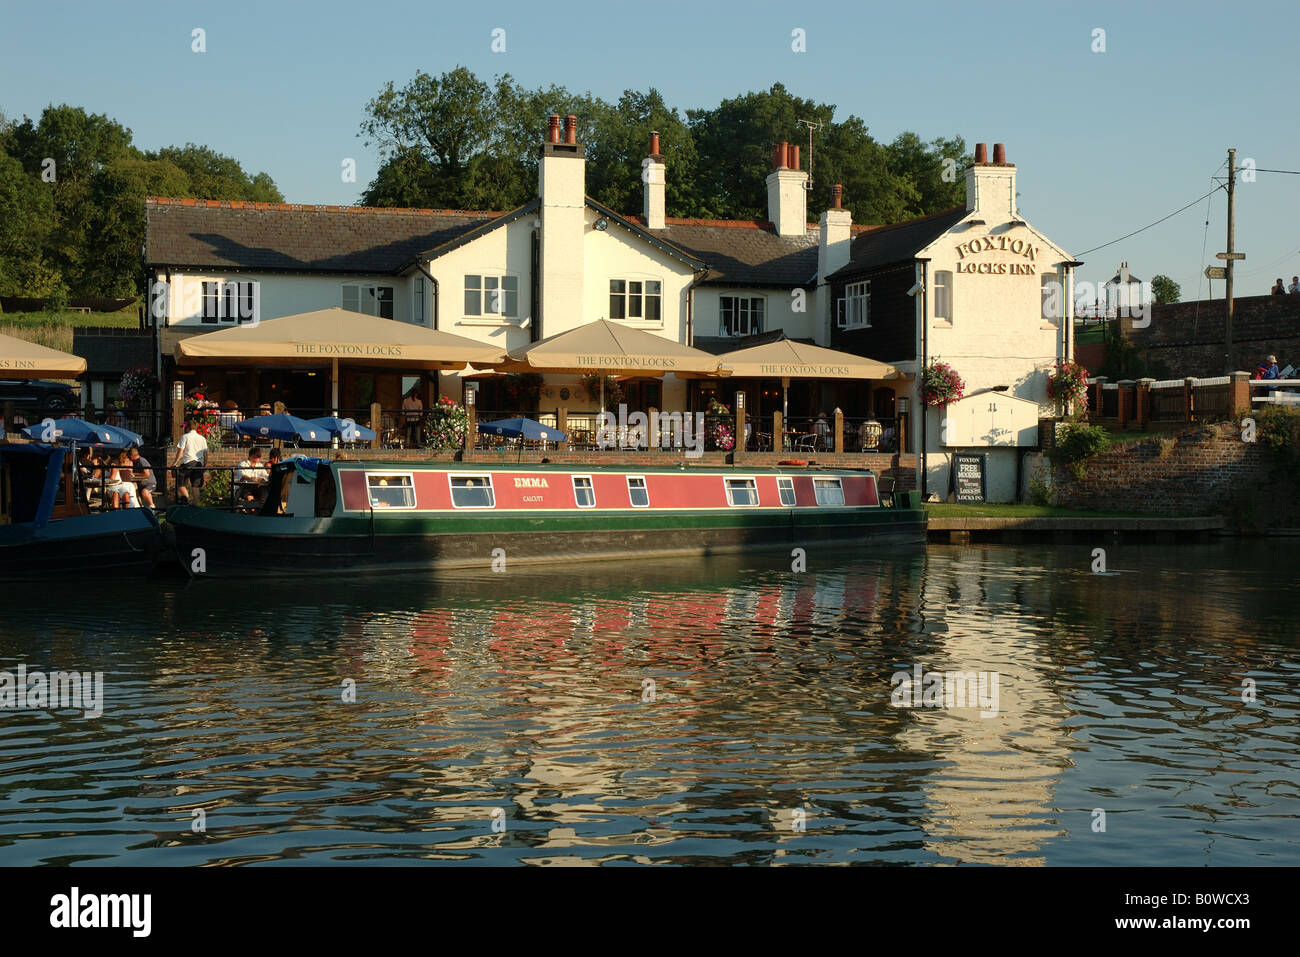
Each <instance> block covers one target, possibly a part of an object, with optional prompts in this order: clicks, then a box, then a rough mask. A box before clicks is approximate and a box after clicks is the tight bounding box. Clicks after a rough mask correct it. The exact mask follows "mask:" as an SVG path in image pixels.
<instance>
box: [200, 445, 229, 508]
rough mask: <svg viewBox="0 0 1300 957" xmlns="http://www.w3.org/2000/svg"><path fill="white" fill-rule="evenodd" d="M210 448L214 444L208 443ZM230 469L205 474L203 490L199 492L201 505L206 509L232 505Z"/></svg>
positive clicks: (215, 470) (214, 470)
mask: <svg viewBox="0 0 1300 957" xmlns="http://www.w3.org/2000/svg"><path fill="white" fill-rule="evenodd" d="M208 448H209V449H211V448H212V444H211V443H208ZM230 480H231V471H230V469H213V470H212V471H210V472H207V473H205V474H204V477H203V488H202V489H201V490H200V491H199V504H200V505H202V506H203V507H204V508H211V507H213V506H218V507H219V506H222V505H229V504H230Z"/></svg>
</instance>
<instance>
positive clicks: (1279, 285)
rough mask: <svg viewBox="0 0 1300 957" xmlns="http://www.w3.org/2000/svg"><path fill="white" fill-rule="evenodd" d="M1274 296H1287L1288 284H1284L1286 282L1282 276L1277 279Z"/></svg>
mask: <svg viewBox="0 0 1300 957" xmlns="http://www.w3.org/2000/svg"><path fill="white" fill-rule="evenodd" d="M1273 295H1275V296H1285V295H1286V283H1284V282H1283V281H1282V277H1281V276H1278V277H1277V282H1276V283H1274V284H1273Z"/></svg>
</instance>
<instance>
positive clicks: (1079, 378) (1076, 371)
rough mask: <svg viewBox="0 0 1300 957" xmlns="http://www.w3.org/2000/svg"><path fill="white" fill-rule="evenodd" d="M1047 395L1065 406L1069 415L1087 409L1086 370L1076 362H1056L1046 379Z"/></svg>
mask: <svg viewBox="0 0 1300 957" xmlns="http://www.w3.org/2000/svg"><path fill="white" fill-rule="evenodd" d="M1047 394H1048V395H1049V396H1051V397H1052V398H1053V399H1056V400H1057V401H1058V402H1061V403H1063V404H1064V406H1065V412H1066V414H1067V415H1069V414H1070V413H1071V412H1073V411H1074V410H1076V409H1079V408H1085V409H1086V408H1087V407H1088V370H1087V369H1085V368H1084V367H1083V366H1081V365H1079V363H1077V362H1058V363H1057V364H1056V367H1055V369H1053V371H1052V373H1051V374H1050V375H1049V376H1048V377H1047Z"/></svg>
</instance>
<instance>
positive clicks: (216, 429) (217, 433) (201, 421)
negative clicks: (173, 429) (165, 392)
mask: <svg viewBox="0 0 1300 957" xmlns="http://www.w3.org/2000/svg"><path fill="white" fill-rule="evenodd" d="M185 418H186V420H187V421H189V422H193V423H194V431H195V432H197V433H199V435H201V436H203V437H204V438H205V439H207V440H208V443H209V444H211V443H212V442H213V441H216V440H218V439H220V438H221V426H220V425H219V424H218V422H217V404H216V403H215V402H213V401H212V400H211V399H209V398H208V397H207V396H205V395H204V394H203V393H202V392H195V393H194V394H193V395H191V396H190V397H189V398H188V399H186V400H185Z"/></svg>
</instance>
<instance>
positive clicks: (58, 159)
mask: <svg viewBox="0 0 1300 957" xmlns="http://www.w3.org/2000/svg"><path fill="white" fill-rule="evenodd" d="M51 164H52V165H51ZM148 195H165V196H177V197H184V198H189V197H199V198H215V199H242V200H256V201H268V202H276V201H280V200H282V199H283V197H282V196H281V195H280V191H279V190H278V189H276V188H275V183H274V182H273V181H272V180H271V178H270V177H269V176H267V175H266V174H265V173H259V174H257V175H256V176H253V177H251V178H250V177H249V176H248V175H247V174H245V173H244V171H243V170H242V169H241V167H240V165H239V163H238V162H237V161H235V160H233V159H231V158H230V157H227V156H222V155H221V154H219V153H216V152H214V151H213V150H211V149H209V148H207V147H203V146H196V145H194V144H192V143H189V144H186V145H185V146H183V147H175V146H172V147H167V148H165V149H163V150H160V151H158V152H157V153H144V152H142V151H140V150H139V149H137V148H136V147H135V146H133V145H132V143H131V131H130V130H129V129H127V128H126V127H124V126H122V125H121V124H119V123H117V122H116V121H114V120H112V119H110V118H109V117H107V116H104V115H102V114H91V113H87V112H86V111H85V110H84V109H82V108H80V107H74V106H68V105H66V104H64V105H61V106H49V107H46V109H45V110H44V111H42V113H41V117H40V120H39V121H34V120H32V119H31V118H30V117H23V119H22V121H21V122H18V123H13V124H9V125H3V124H0V295H19V296H32V297H43V298H45V299H46V300H47V301H48V302H49V303H50V305H51V306H52V307H54V308H58V307H60V306H61V305H64V304H66V302H67V299H68V297H69V296H113V297H116V296H127V295H132V294H133V293H135V292H138V291H140V290H139V283H141V282H142V281H143V277H142V275H141V270H140V248H141V246H142V245H143V244H144V200H145V197H146V196H148Z"/></svg>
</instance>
